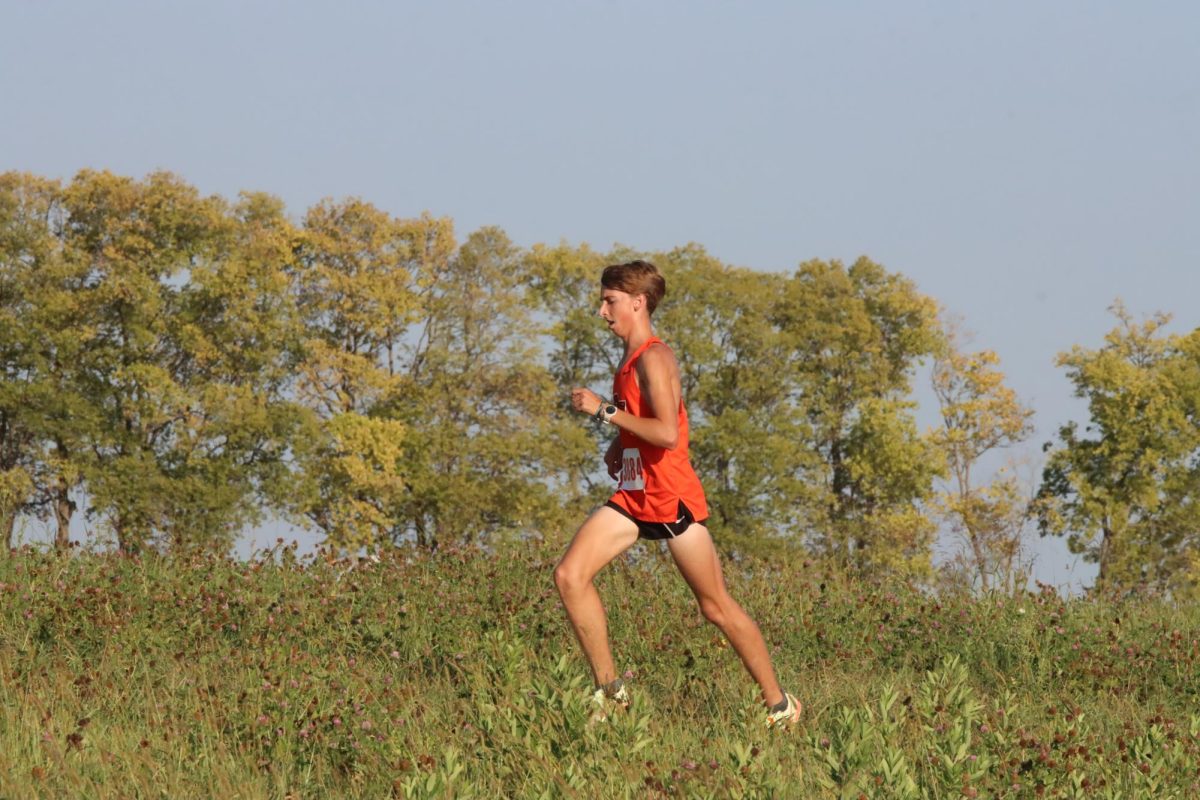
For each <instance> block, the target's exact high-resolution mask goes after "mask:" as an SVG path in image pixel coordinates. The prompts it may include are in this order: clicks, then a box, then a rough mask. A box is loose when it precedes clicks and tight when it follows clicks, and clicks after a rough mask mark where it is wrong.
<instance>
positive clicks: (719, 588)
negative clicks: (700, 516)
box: [667, 522, 726, 600]
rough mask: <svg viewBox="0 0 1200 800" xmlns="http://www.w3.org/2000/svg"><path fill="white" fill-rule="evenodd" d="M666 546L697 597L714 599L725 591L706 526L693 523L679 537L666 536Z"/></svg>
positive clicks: (714, 550) (723, 579) (714, 547)
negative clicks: (670, 537) (669, 537)
mask: <svg viewBox="0 0 1200 800" xmlns="http://www.w3.org/2000/svg"><path fill="white" fill-rule="evenodd" d="M667 547H668V548H669V549H670V550H671V557H672V558H674V559H675V566H677V567H678V568H679V572H680V574H682V575H683V579H684V580H685V581H687V584H688V586H689V587H691V590H692V593H693V594H695V595H696V598H697V599H698V600H705V599H708V600H715V599H717V598H720V597H721V596H722V595H724V594H726V589H725V576H723V575H722V574H721V562H720V559H718V558H717V548H716V546H715V545H713V540H712V536H711V535H709V533H708V528H706V527H704V526H703V525H701V524H700V523H698V522H695V523H692V525H691V526H690V527H689V528H688V529H687V530H686V531H684V532H683V533H681V534H680V535H679V536H676V537H675V538H674V539H667Z"/></svg>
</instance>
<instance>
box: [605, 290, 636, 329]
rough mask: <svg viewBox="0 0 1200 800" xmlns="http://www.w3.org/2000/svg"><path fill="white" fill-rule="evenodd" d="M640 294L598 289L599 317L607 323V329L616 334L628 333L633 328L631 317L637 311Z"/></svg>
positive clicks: (632, 317)
mask: <svg viewBox="0 0 1200 800" xmlns="http://www.w3.org/2000/svg"><path fill="white" fill-rule="evenodd" d="M639 300H641V295H632V294H629V293H628V292H622V291H621V290H620V289H608V288H605V287H601V289H600V318H601V319H603V320H604V322H605V323H606V324H607V325H608V329H609V330H610V331H612V332H613V333H615V334H616V335H617V336H621V337H624V336H626V335H628V333H629V331H630V330H632V328H633V319H634V316H635V315H636V313H637V309H638V301H639Z"/></svg>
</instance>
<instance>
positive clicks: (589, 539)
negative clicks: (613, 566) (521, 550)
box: [554, 506, 638, 686]
mask: <svg viewBox="0 0 1200 800" xmlns="http://www.w3.org/2000/svg"><path fill="white" fill-rule="evenodd" d="M637 538H638V531H637V525H635V524H634V523H633V522H632V521H631V520H629V519H628V518H626V517H624V516H622V515H621V514H619V513H618V512H616V511H614V510H613V509H611V508H608V507H607V506H601V507H600V508H598V509H596V510H595V511H593V512H592V514H591V516H589V517H588V518H587V519H586V520H585V521H584V523H583V525H581V526H580V527H579V530H578V531H577V532H576V533H575V538H574V539H572V540H571V546H570V547H568V548H567V552H566V554H565V555H564V556H563V557H562V560H561V561H560V562H558V566H557V567H555V568H554V583H555V585H556V586H558V594H559V596H560V597H562V601H563V606H564V607H565V608H566V609H567V617H568V618H569V619H570V620H571V626H572V627H573V628H574V629H575V636H576V637H578V639H579V644H580V646H581V647H582V648H583V654H584V656H586V657H587V660H588V663H589V664H591V667H592V675H593V677H594V678H595V680H596V685H597V686H603V685H605V684H607V683H611V682H612V681H613V680H614V679H616V677H617V671H616V667H615V666H613V658H612V651H611V650H610V649H609V646H608V618H607V617H606V616H605V615H604V606H603V604H601V602H600V593H599V592H597V591H596V586H595V584H593V583H592V579H593V578H595V577H596V573H597V572H599V571H600V570H601V569H603V567H604V565H605V564H607V563H608V562H610V561H612V560H613V559H614V558H616V557H617V556H618V555H620V554H621V553H623V552H624V551H626V550H628V549H629V547H630V546H631V545H632V544H633V543H634V542H636V541H637Z"/></svg>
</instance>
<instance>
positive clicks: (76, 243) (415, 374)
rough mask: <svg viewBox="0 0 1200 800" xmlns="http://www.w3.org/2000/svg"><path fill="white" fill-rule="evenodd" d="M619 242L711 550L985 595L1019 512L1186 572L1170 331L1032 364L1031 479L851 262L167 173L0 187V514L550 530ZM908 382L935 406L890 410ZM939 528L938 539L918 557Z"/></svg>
mask: <svg viewBox="0 0 1200 800" xmlns="http://www.w3.org/2000/svg"><path fill="white" fill-rule="evenodd" d="M636 257H641V258H647V259H649V260H652V261H654V262H655V263H656V264H658V266H659V267H660V269H661V270H662V271H663V272H664V274H665V275H666V277H667V281H668V294H667V298H666V300H665V302H664V304H663V306H662V307H661V308H660V309H659V311H658V312H657V313H656V315H655V324H656V327H657V329H658V330H659V332H660V335H662V336H663V337H664V338H665V339H666V340H667V341H668V342H670V343H671V344H672V346H673V347H675V348H676V349H677V350H678V351H679V352H681V353H682V354H684V357H683V358H681V368H682V370H683V375H682V379H683V390H684V395H685V397H686V399H687V403H688V410H689V414H690V416H691V418H692V445H691V446H692V458H693V462H694V463H695V465H696V468H697V470H698V472H699V473H700V474H701V475H702V478H703V481H704V483H705V487H706V490H707V492H708V495H709V504H710V508H711V513H712V518H711V522H710V527H711V528H712V529H713V530H714V533H715V534H716V536H717V537H718V539H719V541H721V542H722V544H723V546H724V547H726V548H727V549H731V550H743V551H748V552H751V551H752V552H759V553H771V552H784V551H788V550H793V549H802V550H803V551H804V552H805V553H808V554H810V555H811V556H812V557H815V558H823V559H828V560H829V561H830V562H831V563H832V564H835V565H838V566H840V567H844V568H847V569H853V570H858V571H862V572H866V573H870V574H878V575H882V574H887V575H896V576H900V577H903V578H906V579H912V580H919V581H929V582H932V581H934V580H939V579H940V580H946V579H948V576H949V577H950V578H953V579H956V580H959V581H964V582H968V583H970V584H972V585H974V586H977V587H979V588H982V589H989V588H1006V589H1012V588H1015V587H1016V586H1018V585H1019V584H1020V583H1022V582H1023V580H1024V577H1025V575H1026V571H1027V569H1028V551H1027V549H1026V543H1027V539H1028V536H1029V535H1030V534H1031V532H1033V531H1034V530H1040V531H1041V532H1042V533H1045V534H1053V535H1063V536H1067V537H1068V541H1069V543H1070V545H1071V547H1072V548H1073V549H1074V550H1076V551H1077V552H1081V553H1084V554H1085V556H1086V557H1087V558H1088V559H1090V560H1093V561H1096V562H1098V563H1099V565H1100V577H1099V583H1100V584H1102V585H1105V586H1119V587H1135V586H1151V587H1153V588H1157V589H1161V590H1167V591H1171V592H1173V593H1176V594H1186V593H1191V592H1193V590H1194V587H1195V585H1196V583H1197V578H1200V547H1198V546H1197V545H1198V542H1197V536H1198V535H1200V503H1197V499H1198V495H1200V432H1198V431H1200V421H1198V418H1197V406H1198V405H1200V331H1194V332H1193V333H1192V334H1190V335H1186V336H1181V335H1168V334H1166V333H1165V332H1164V330H1163V326H1164V325H1165V323H1166V321H1167V320H1166V318H1165V317H1161V316H1158V317H1154V318H1152V319H1151V320H1149V321H1145V322H1138V321H1135V320H1134V319H1132V318H1131V317H1130V315H1129V314H1128V313H1127V312H1125V311H1124V309H1122V308H1120V307H1119V306H1118V307H1115V309H1114V310H1115V313H1116V318H1117V325H1116V327H1115V328H1114V330H1113V331H1112V332H1111V333H1110V334H1109V335H1108V337H1107V338H1106V340H1105V342H1104V343H1103V344H1102V345H1101V346H1099V347H1097V348H1093V349H1087V348H1083V347H1079V346H1076V347H1074V348H1073V349H1071V350H1070V351H1069V352H1066V353H1064V354H1063V355H1062V356H1061V357H1060V363H1061V366H1062V367H1063V368H1064V369H1066V370H1067V373H1068V375H1069V376H1070V378H1071V380H1072V381H1073V382H1074V384H1075V387H1076V390H1077V392H1078V394H1079V395H1080V396H1081V397H1084V398H1086V399H1087V401H1088V404H1089V410H1090V414H1091V418H1092V420H1091V423H1090V424H1089V425H1087V426H1085V427H1084V428H1082V429H1081V428H1079V427H1077V426H1075V425H1065V426H1063V427H1062V428H1061V430H1060V431H1059V433H1058V435H1057V437H1056V441H1055V442H1054V443H1051V444H1048V445H1047V450H1048V452H1047V457H1046V458H1047V460H1046V464H1045V469H1044V473H1043V475H1042V478H1041V480H1040V481H1037V482H1036V485H1029V484H1028V482H1022V480H1021V479H1020V477H1019V476H1018V475H1017V474H1016V472H1015V471H1013V470H1003V469H1002V470H1000V471H998V472H997V471H994V470H990V469H986V468H985V466H986V464H987V463H988V461H987V460H988V459H990V458H994V454H995V453H997V452H1001V451H1003V450H1004V449H1006V448H1008V447H1010V446H1012V445H1014V444H1017V443H1020V442H1022V441H1025V440H1026V439H1028V438H1029V436H1030V435H1031V431H1032V426H1031V423H1030V420H1031V417H1032V413H1033V412H1032V410H1031V409H1030V408H1028V407H1027V406H1025V405H1024V404H1023V403H1022V402H1021V401H1020V400H1019V398H1017V397H1016V395H1015V393H1014V392H1013V391H1012V390H1011V389H1010V388H1009V387H1007V386H1006V385H1005V383H1004V376H1003V373H1002V372H1001V371H1000V368H999V363H998V360H997V358H996V356H995V354H994V353H993V352H990V351H986V350H984V351H976V352H970V351H968V350H967V349H966V348H965V347H964V346H963V344H962V337H961V335H960V334H959V332H958V330H957V325H956V324H955V323H953V322H952V321H950V320H948V319H947V318H946V316H945V315H944V314H943V313H942V312H941V310H940V309H939V307H938V305H937V303H936V302H935V301H934V300H933V299H932V298H930V297H927V296H925V295H923V294H922V293H920V292H919V291H918V290H917V288H916V286H915V285H914V284H913V282H912V281H911V280H909V279H907V278H905V277H904V276H903V275H900V274H897V273H893V272H889V271H888V270H887V269H885V268H884V267H883V266H882V265H880V264H877V263H875V262H873V261H871V260H870V259H868V258H860V259H858V260H857V261H855V262H854V263H852V264H849V265H847V264H844V263H842V262H838V261H823V260H811V261H806V262H803V263H801V264H800V265H799V266H798V267H797V268H796V269H795V270H794V271H793V272H791V273H782V272H768V271H758V270H751V269H746V268H741V267H736V266H732V265H728V264H724V263H722V262H721V261H719V260H718V259H716V258H714V257H712V256H711V255H710V254H708V253H707V252H705V250H704V249H703V248H702V247H700V246H698V245H695V244H689V245H686V246H683V247H679V248H676V249H674V250H671V251H668V252H643V251H635V250H633V249H630V248H624V247H616V248H614V249H612V250H611V251H608V252H600V251H596V250H593V249H591V248H590V247H588V246H587V245H570V244H566V243H560V244H556V245H548V244H538V245H534V246H532V247H528V248H522V247H518V246H516V245H515V244H514V243H513V242H512V241H510V240H509V239H508V237H507V236H506V235H505V234H504V232H503V231H502V230H500V229H498V228H483V229H481V230H478V231H475V232H473V233H471V234H469V235H467V236H466V237H465V238H464V239H463V240H461V241H459V240H458V239H457V238H456V235H455V231H454V228H453V224H452V222H451V221H450V220H449V219H445V218H436V217H433V216H429V215H425V216H422V217H419V218H413V219H405V218H397V217H395V216H392V215H390V214H388V213H387V212H385V211H383V210H381V209H379V208H377V207H375V206H373V205H371V204H370V203H367V202H365V201H363V200H360V199H356V198H349V199H343V200H337V201H335V200H326V201H323V202H321V203H318V204H316V205H315V206H313V207H312V208H310V209H308V210H307V211H306V213H305V214H304V215H303V217H302V218H301V219H299V220H296V219H293V218H292V217H291V216H289V214H288V213H287V210H286V209H285V208H284V205H283V204H282V202H280V201H279V200H278V199H277V198H275V197H273V196H271V195H268V194H262V193H251V192H246V193H242V194H241V195H240V196H239V197H238V198H237V200H236V201H230V200H227V199H225V198H221V197H216V196H211V197H206V196H202V195H201V194H200V193H199V192H198V191H197V190H196V189H195V188H194V187H192V186H190V185H189V184H187V183H186V182H184V181H183V180H181V179H180V178H178V177H177V176H174V175H172V174H170V173H166V172H157V173H153V174H151V175H148V176H146V177H145V178H143V179H140V180H139V179H134V178H130V177H125V176H119V175H114V174H111V173H109V172H100V171H90V170H85V171H83V172H80V173H79V174H78V175H76V176H75V177H74V178H73V179H72V180H70V181H68V182H62V181H57V180H52V179H47V178H43V177H39V176H35V175H29V174H22V173H15V172H10V173H5V174H3V175H0V368H2V370H3V371H2V373H0V533H3V534H4V535H5V536H6V538H7V540H8V542H9V544H10V546H11V544H12V539H13V533H14V530H15V525H16V522H17V520H18V519H20V518H30V519H39V520H43V521H45V522H46V523H47V524H50V525H52V526H53V527H54V529H55V530H56V532H57V533H56V536H55V542H56V544H57V545H58V546H59V547H67V546H68V544H69V536H68V531H69V529H70V524H71V520H72V518H73V517H74V516H75V515H76V514H77V513H82V514H84V515H85V516H86V518H87V520H88V521H89V525H90V526H92V527H94V528H95V529H97V530H103V531H105V532H107V533H108V535H110V536H111V537H112V540H113V541H114V543H115V544H116V546H118V547H119V548H121V549H122V550H125V551H131V552H136V551H139V550H143V549H146V548H156V549H172V548H185V547H197V546H199V547H210V548H218V549H227V548H228V547H230V546H231V544H232V543H233V542H234V541H235V539H236V538H237V537H238V536H239V535H240V534H241V533H242V532H243V531H244V530H246V528H247V527H248V526H253V525H255V524H258V523H260V522H261V521H262V520H263V519H264V518H266V517H267V516H268V515H279V516H282V517H284V518H286V519H289V520H292V521H295V522H300V523H302V524H305V525H307V526H309V527H312V528H315V529H317V530H318V531H320V533H321V534H323V536H324V537H325V539H326V541H327V542H328V543H329V544H330V545H331V546H333V547H336V548H345V549H353V550H357V549H359V548H368V549H370V548H377V547H380V546H384V545H387V544H390V543H396V542H401V541H413V542H415V543H417V544H419V545H421V546H425V547H436V546H437V545H438V544H439V543H443V542H460V541H486V540H488V539H490V538H492V537H497V536H528V535H539V534H540V535H551V534H553V535H564V536H565V535H566V534H568V533H569V528H570V526H571V525H573V524H574V521H576V520H578V518H579V517H580V515H581V514H583V513H585V512H586V510H587V509H588V508H589V507H590V506H592V505H593V504H595V503H596V502H597V501H598V500H601V499H603V498H604V497H605V496H606V494H607V493H608V492H609V491H611V485H610V483H609V482H608V479H607V476H604V475H603V473H602V471H601V470H600V469H599V464H598V461H599V459H598V453H599V452H600V450H601V448H602V447H603V441H602V440H603V439H604V437H606V436H608V435H611V434H610V433H609V432H606V431H602V430H599V429H597V428H596V427H595V426H593V425H591V424H589V423H588V422H586V421H585V420H583V419H582V418H581V417H579V416H578V415H575V414H573V413H572V412H571V410H570V408H569V403H568V402H567V393H568V390H569V389H570V387H572V386H575V385H588V386H592V387H593V388H596V389H598V390H602V393H603V394H607V393H608V382H609V381H610V380H611V376H612V373H613V370H614V368H615V367H616V365H617V362H618V361H619V359H620V357H621V353H620V351H619V349H618V347H617V345H618V344H619V343H618V342H616V341H615V340H614V339H613V338H612V337H611V336H610V335H609V334H608V332H607V331H606V330H605V329H604V328H603V326H602V325H600V324H599V323H598V322H597V319H596V308H597V302H598V299H597V298H598V288H597V286H598V276H599V272H600V270H601V269H602V267H603V266H604V265H605V264H609V263H614V262H618V261H626V260H630V259H632V258H636ZM923 366H927V367H931V368H930V369H925V370H923V369H922V367H923ZM926 375H927V376H928V378H929V380H931V381H932V385H933V391H934V395H935V396H936V397H937V402H938V407H939V410H940V412H941V413H940V420H941V422H940V424H939V425H938V426H936V427H934V428H933V429H931V430H925V431H922V430H919V429H918V425H917V422H916V418H915V409H916V401H915V399H914V386H915V381H917V380H918V379H919V378H921V377H922V376H926ZM78 503H82V504H83V506H84V507H83V508H82V509H80V508H78V507H77V504H78ZM941 527H948V528H950V529H952V530H953V531H954V532H955V533H956V534H957V537H958V540H959V541H960V543H961V545H962V548H961V551H960V553H959V556H958V558H957V559H956V560H955V562H954V563H953V564H952V567H953V568H952V569H951V570H949V571H947V570H945V569H943V570H942V574H941V575H940V576H939V575H936V574H935V569H934V566H933V559H932V551H933V544H934V539H935V536H936V533H937V531H938V530H939V528H941Z"/></svg>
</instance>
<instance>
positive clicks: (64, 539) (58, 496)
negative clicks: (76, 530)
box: [54, 476, 75, 552]
mask: <svg viewBox="0 0 1200 800" xmlns="http://www.w3.org/2000/svg"><path fill="white" fill-rule="evenodd" d="M74 513H75V503H74V502H72V500H71V487H70V486H68V485H67V480H66V478H63V477H61V476H60V477H59V479H58V484H57V485H56V486H55V487H54V517H55V521H56V522H57V523H58V528H57V530H55V531H54V549H55V550H58V551H59V552H64V551H66V550H67V549H69V548H70V546H71V515H72V514H74Z"/></svg>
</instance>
